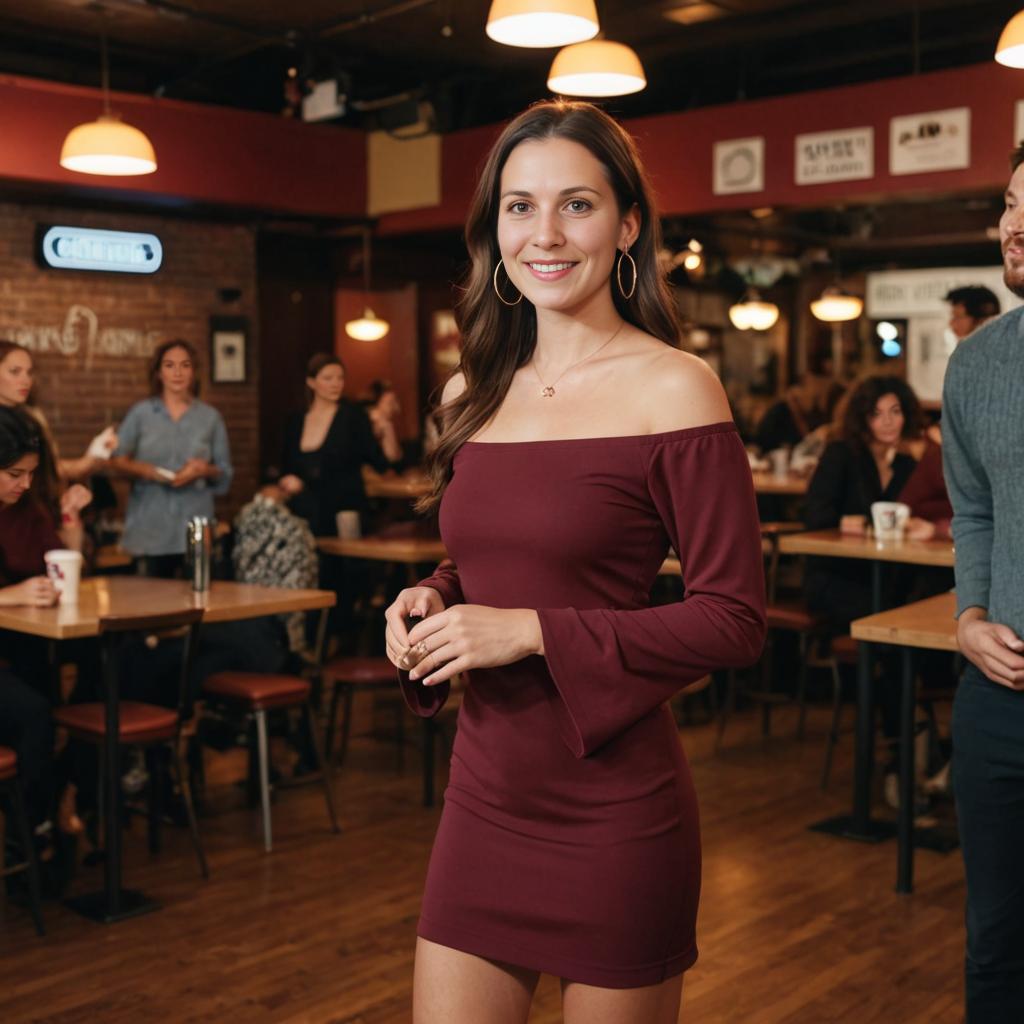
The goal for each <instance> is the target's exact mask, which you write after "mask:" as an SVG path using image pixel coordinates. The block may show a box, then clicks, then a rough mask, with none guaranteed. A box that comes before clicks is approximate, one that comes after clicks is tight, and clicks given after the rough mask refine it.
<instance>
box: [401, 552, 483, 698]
mask: <svg viewBox="0 0 1024 1024" xmlns="http://www.w3.org/2000/svg"><path fill="white" fill-rule="evenodd" d="M416 586H418V587H433V588H434V590H436V591H437V592H438V593H439V594H440V595H441V600H442V601H443V602H444V606H445V608H451V606H452V605H453V604H465V603H466V599H465V598H464V597H463V595H462V585H461V584H460V583H459V571H458V569H456V568H455V563H454V562H453V561H452V560H451V559H450V558H446V559H445V560H444V561H443V562H441V564H440V565H438V567H437V568H436V569H435V570H434V572H433V574H432V575H430V576H428V577H427V578H426V579H425V580H420V581H419V583H417V584H416ZM396 671H397V672H398V685H399V687H400V688H401V690H402V697H403V698H404V700H405V703H406V706H407V707H408V708H409V710H410V711H411V712H412V713H413V714H414V715H417V716H418V717H420V718H433V717H434V715H436V714H437V713H438V711H440V710H441V708H443V707H444V703H445V701H446V700H447V699H448V693H449V692H450V690H451V685H450V684H449V683H448V682H444V683H439V684H438V685H437V686H424V685H423V682H422V680H418V679H410V678H409V673H408V672H406V671H404V670H403V669H397V670H396Z"/></svg>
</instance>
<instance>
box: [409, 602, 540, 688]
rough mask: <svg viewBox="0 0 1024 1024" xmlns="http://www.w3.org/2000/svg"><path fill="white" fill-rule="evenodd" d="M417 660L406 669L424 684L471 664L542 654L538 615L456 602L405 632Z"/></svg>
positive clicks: (505, 661) (501, 662)
mask: <svg viewBox="0 0 1024 1024" xmlns="http://www.w3.org/2000/svg"><path fill="white" fill-rule="evenodd" d="M409 645H410V647H412V648H413V649H414V650H416V648H417V647H418V648H419V649H418V650H416V653H418V654H420V655H421V657H420V660H419V661H418V662H417V664H416V667H415V668H414V669H413V670H412V671H411V672H410V673H409V677H410V678H411V679H423V683H424V685H425V686H434V685H435V684H437V683H443V682H444V681H445V680H446V679H451V677H452V676H454V675H456V674H457V673H459V672H465V671H466V670H467V669H473V668H494V667H495V666H497V665H509V664H511V663H512V662H514V661H520V660H521V659H522V658H526V657H528V656H529V655H531V654H543V653H544V639H543V637H542V635H541V629H540V619H539V618H538V617H537V613H536V612H535V611H533V609H530V608H488V607H486V606H484V605H479V604H457V605H453V606H452V607H451V608H449V609H448V610H447V611H443V612H440V613H439V614H437V615H431V616H430V617H429V618H426V619H424V620H423V621H422V622H420V623H418V624H417V625H416V626H415V627H414V628H413V629H412V630H410V631H409Z"/></svg>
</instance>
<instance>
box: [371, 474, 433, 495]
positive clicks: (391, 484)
mask: <svg viewBox="0 0 1024 1024" xmlns="http://www.w3.org/2000/svg"><path fill="white" fill-rule="evenodd" d="M363 485H364V486H365V488H366V495H367V497H369V498H405V499H408V500H410V501H412V500H414V499H416V498H422V497H423V496H424V495H425V494H429V493H430V491H431V484H430V478H429V477H428V476H427V475H426V473H424V472H423V470H421V469H410V470H407V471H406V472H404V473H399V474H394V475H390V476H381V475H380V474H379V473H375V472H374V471H373V470H372V469H364V470H363Z"/></svg>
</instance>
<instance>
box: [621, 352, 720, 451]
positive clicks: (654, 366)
mask: <svg viewBox="0 0 1024 1024" xmlns="http://www.w3.org/2000/svg"><path fill="white" fill-rule="evenodd" d="M641 375H642V379H643V385H644V390H645V393H646V394H647V396H648V401H647V405H646V417H647V419H648V429H649V431H650V433H652V434H660V433H664V432H667V431H671V430H685V429H687V428H689V427H703V426H707V425H708V424H709V423H726V422H731V421H732V410H731V409H730V408H729V402H728V399H727V398H726V396H725V389H724V388H723V387H722V384H721V381H719V379H718V377H717V376H715V373H714V371H713V370H712V369H711V367H710V366H708V364H707V363H705V362H704V360H703V359H700V358H698V357H697V356H694V355H690V353H688V352H680V351H679V349H675V348H669V347H668V346H664V345H663V346H662V351H656V352H654V353H652V355H651V357H650V358H649V359H647V360H645V361H644V364H643V366H642V369H641Z"/></svg>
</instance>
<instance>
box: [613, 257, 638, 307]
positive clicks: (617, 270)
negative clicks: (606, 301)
mask: <svg viewBox="0 0 1024 1024" xmlns="http://www.w3.org/2000/svg"><path fill="white" fill-rule="evenodd" d="M624 259H625V260H629V265H630V266H631V267H632V268H633V284H632V285H631V286H630V289H629V291H628V292H627V291H626V289H625V288H623V287H622V261H623V260H624ZM615 280H616V281H618V283H619V292H620V294H621V295H622V297H623V298H624V299H625V300H626V301H627V302H628V301H629V300H630V299H631V298H633V292H635V291H636V280H637V274H636V261H635V260H634V259H633V257H632V256H630V255H629V253H628V252H626V250H625V249H623V250H622V252H621V253H619V258H618V259H617V260H616V261H615Z"/></svg>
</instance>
